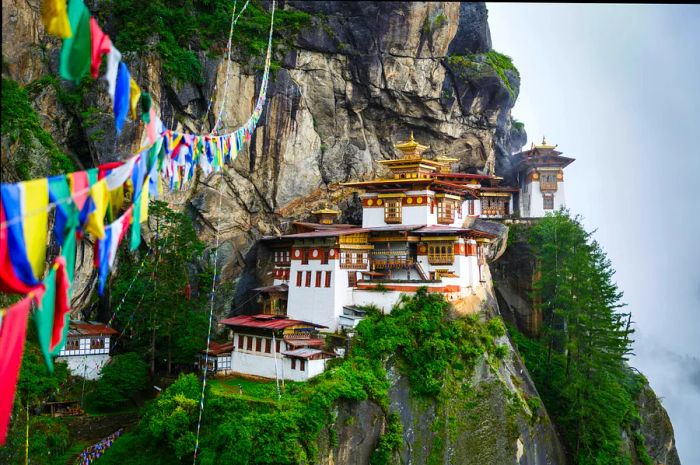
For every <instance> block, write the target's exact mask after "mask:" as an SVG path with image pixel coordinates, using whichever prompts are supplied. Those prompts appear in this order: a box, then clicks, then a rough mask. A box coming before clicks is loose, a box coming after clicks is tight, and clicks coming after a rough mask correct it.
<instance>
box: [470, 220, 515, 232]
mask: <svg viewBox="0 0 700 465" xmlns="http://www.w3.org/2000/svg"><path fill="white" fill-rule="evenodd" d="M465 226H467V227H468V228H469V229H474V230H476V231H480V232H485V233H487V234H491V235H493V236H501V235H503V234H505V232H506V230H507V229H508V227H507V226H505V225H504V224H502V223H498V222H496V221H486V220H482V219H481V218H473V222H472V223H471V224H465Z"/></svg>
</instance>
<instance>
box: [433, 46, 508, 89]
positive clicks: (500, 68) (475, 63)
mask: <svg viewBox="0 0 700 465" xmlns="http://www.w3.org/2000/svg"><path fill="white" fill-rule="evenodd" d="M447 63H449V64H450V65H451V66H454V67H457V68H460V67H461V68H467V69H471V70H473V71H474V72H476V73H477V74H478V73H481V72H483V67H484V66H488V68H490V69H492V70H493V72H495V73H496V75H498V77H499V79H500V80H501V82H503V85H504V86H506V88H507V89H508V92H509V93H510V94H511V95H512V96H515V93H516V92H515V89H514V88H513V85H512V84H511V83H510V80H509V78H508V75H507V73H513V74H514V75H515V76H516V77H520V72H519V71H518V68H516V67H515V65H514V64H513V59H512V58H511V57H509V56H508V55H504V54H502V53H499V52H497V51H495V50H489V51H488V52H486V53H478V54H471V55H450V56H448V57H447ZM488 68H487V69H488ZM458 74H460V77H463V78H465V77H466V74H464V73H460V72H459V71H458Z"/></svg>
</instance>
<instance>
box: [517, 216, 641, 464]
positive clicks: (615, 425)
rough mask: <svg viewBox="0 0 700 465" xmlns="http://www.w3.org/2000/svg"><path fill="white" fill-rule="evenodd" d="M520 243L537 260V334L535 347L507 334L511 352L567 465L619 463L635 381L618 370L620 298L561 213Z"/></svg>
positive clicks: (623, 337) (624, 349)
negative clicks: (553, 426)
mask: <svg viewBox="0 0 700 465" xmlns="http://www.w3.org/2000/svg"><path fill="white" fill-rule="evenodd" d="M519 236H520V237H522V236H526V237H527V240H528V242H529V243H530V245H531V247H532V250H533V253H534V255H535V257H536V259H537V265H538V270H539V272H540V276H539V278H538V279H537V281H536V282H535V284H534V286H533V287H534V292H533V294H534V295H533V297H534V299H533V300H534V301H535V302H539V304H538V305H539V306H540V308H541V310H542V315H543V318H542V320H543V321H542V325H543V329H542V333H541V336H540V337H539V339H538V340H528V339H526V338H525V337H524V336H522V335H520V334H519V333H518V332H517V331H515V330H512V331H511V333H512V335H513V337H514V339H515V341H516V342H517V345H518V350H519V351H520V352H521V354H522V355H523V358H524V359H525V362H526V365H527V367H528V369H529V371H530V373H531V374H532V376H533V379H534V380H535V383H536V384H537V388H538V390H539V392H540V394H541V395H542V398H543V400H544V404H545V406H546V407H547V410H548V411H549V412H550V414H551V415H552V417H553V418H554V420H555V422H556V423H557V424H558V425H559V426H560V428H561V430H562V432H563V437H564V440H565V443H566V446H567V449H568V453H569V455H570V456H571V458H572V460H573V463H575V464H586V465H588V464H620V465H623V464H626V463H628V461H629V457H628V456H627V455H626V453H625V452H624V451H623V449H622V446H623V441H622V436H621V433H622V431H623V430H624V429H625V428H628V427H629V426H630V425H631V424H632V423H635V422H636V423H638V422H639V415H638V413H637V411H636V407H635V404H634V398H635V397H636V395H637V393H638V390H639V388H640V386H641V384H640V382H641V381H640V378H639V377H638V376H636V375H633V374H632V373H631V372H630V370H629V368H628V367H627V366H626V364H625V361H626V356H627V354H628V353H629V351H630V347H631V342H632V341H631V340H630V337H629V336H630V334H631V332H632V331H631V330H630V328H629V315H627V314H623V313H620V312H619V311H618V309H619V308H620V307H621V306H622V303H621V301H620V299H621V297H622V293H621V292H620V291H619V290H618V288H617V286H616V285H615V284H614V282H613V281H612V277H613V274H614V270H613V269H612V266H611V264H610V261H609V260H608V259H607V257H606V256H605V254H604V252H603V251H602V250H601V248H600V246H599V245H598V244H597V242H596V241H594V240H592V239H591V234H590V233H588V232H586V231H585V229H584V228H583V226H582V225H581V222H580V219H579V218H578V217H575V218H572V217H571V216H570V215H569V214H568V212H566V211H560V212H556V213H555V214H553V215H550V216H547V217H546V218H544V219H542V220H541V221H540V222H539V223H537V224H536V225H535V226H533V227H532V228H531V229H530V230H529V231H520V234H519ZM638 440H639V439H638ZM641 440H642V441H643V438H642V439H641ZM640 449H644V448H643V444H642V447H640Z"/></svg>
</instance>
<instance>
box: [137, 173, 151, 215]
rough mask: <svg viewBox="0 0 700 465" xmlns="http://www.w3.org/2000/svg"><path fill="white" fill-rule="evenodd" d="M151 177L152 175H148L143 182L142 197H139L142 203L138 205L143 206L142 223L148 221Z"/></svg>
mask: <svg viewBox="0 0 700 465" xmlns="http://www.w3.org/2000/svg"><path fill="white" fill-rule="evenodd" d="M150 179H151V176H150V175H148V176H146V180H145V181H144V182H143V186H144V187H143V189H142V190H141V198H140V199H139V200H140V202H141V205H138V207H139V208H141V223H145V222H146V221H148V196H149V195H150V192H149V191H148V182H149V181H150ZM134 227H138V226H134Z"/></svg>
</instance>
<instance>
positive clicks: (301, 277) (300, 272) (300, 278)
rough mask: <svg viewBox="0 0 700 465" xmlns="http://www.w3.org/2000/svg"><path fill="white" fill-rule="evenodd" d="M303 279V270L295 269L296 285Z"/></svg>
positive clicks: (299, 284)
mask: <svg viewBox="0 0 700 465" xmlns="http://www.w3.org/2000/svg"><path fill="white" fill-rule="evenodd" d="M303 279H304V272H303V271H297V287H301V283H302V281H303Z"/></svg>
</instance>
